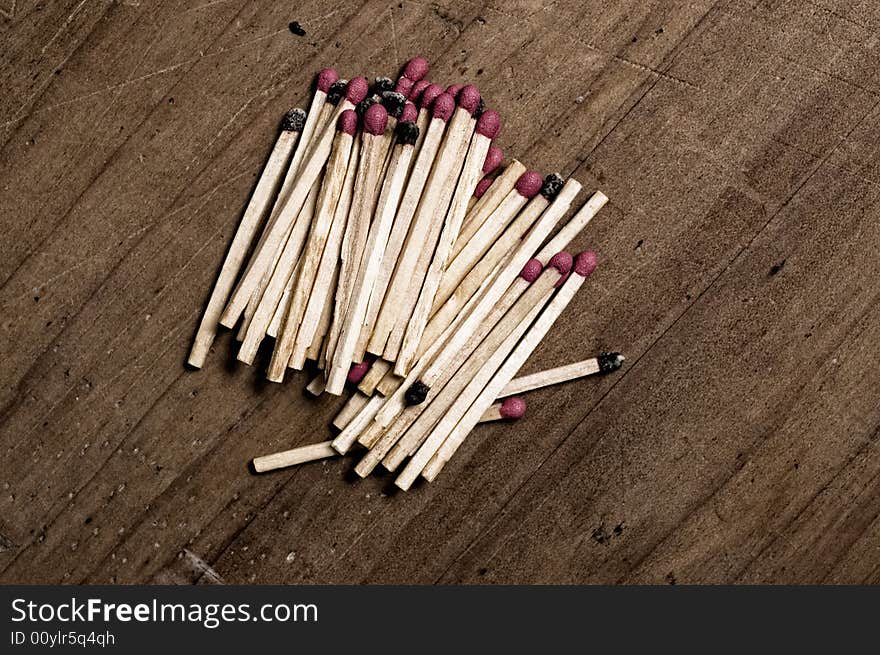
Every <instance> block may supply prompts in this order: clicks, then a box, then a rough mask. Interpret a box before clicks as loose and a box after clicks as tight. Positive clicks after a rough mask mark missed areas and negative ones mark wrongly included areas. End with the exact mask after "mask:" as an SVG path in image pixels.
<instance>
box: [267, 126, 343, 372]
mask: <svg viewBox="0 0 880 655" xmlns="http://www.w3.org/2000/svg"><path fill="white" fill-rule="evenodd" d="M357 125H358V118H357V114H355V112H354V111H352V110H350V109H349V110H346V111H344V112H342V113H341V114H340V115H339V120H338V121H337V130H338V132H337V135H336V138H335V139H334V140H333V149H332V151H331V153H330V158H329V159H328V161H327V171H326V172H325V174H324V180H323V182H322V184H321V191H320V192H319V194H318V199H317V205H316V209H315V217H314V219H313V221H312V225H311V230H310V232H309V237H308V241H307V242H306V246H305V247H304V249H303V256H302V258H301V262H300V268H299V274H298V275H297V278H296V284H295V286H294V289H293V292H292V293H293V295H292V296H291V301H290V304H289V306H288V310H287V315H286V317H285V320H284V324H283V329H282V331H281V335H280V338H278V339H276V341H275V349H274V350H273V352H272V359H271V361H270V362H269V370H268V372H267V375H266V377H267V378H268V379H269V380H271V381H272V382H281V381H282V380H283V379H284V372H285V371H286V369H287V364H288V362H289V361H290V357H291V355H292V354H293V347H294V343H295V341H296V334H297V332H298V330H299V326H300V325H301V323H302V319H303V314H304V313H305V311H306V305H307V304H308V299H309V296H310V295H311V293H312V287H313V286H314V284H315V277H316V276H317V274H318V265H319V264H320V262H321V256H322V255H323V254H324V247H325V245H326V243H327V239H328V238H329V235H330V229H331V227H332V224H333V217H334V215H335V213H336V205H337V204H338V202H339V197H340V195H342V187H343V185H344V183H345V176H346V173H347V172H348V166H349V161H350V159H351V150H352V143H353V142H354V136H355V132H356V131H357Z"/></svg>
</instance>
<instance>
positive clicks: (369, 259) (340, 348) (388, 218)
mask: <svg viewBox="0 0 880 655" xmlns="http://www.w3.org/2000/svg"><path fill="white" fill-rule="evenodd" d="M418 129H419V128H417V127H416V125H415V123H412V122H403V123H399V124H398V129H397V137H396V138H397V143H396V145H395V146H394V152H393V154H392V159H391V162H390V163H389V166H388V171H387V173H386V177H385V182H384V184H383V188H382V192H381V195H380V199H379V203H378V206H377V210H376V217H375V219H374V220H373V224H372V225H371V226H370V228H369V236H368V238H367V242H366V245H365V248H364V251H363V254H362V257H361V263H360V267H359V270H358V277H357V280H356V281H355V284H354V287H353V288H352V292H351V301H350V302H349V306H348V311H347V313H346V316H345V320H344V321H343V323H342V330H341V333H340V338H339V344H338V345H337V347H336V351H335V353H334V357H333V362H332V365H331V366H329V367H328V369H329V370H328V376H327V392H328V393H331V394H339V393H341V392H342V388H343V385H344V382H345V377H344V376H345V374H346V372H347V371H348V369H349V367H350V365H351V362H352V360H353V359H356V358H357V357H356V349H357V344H358V341H359V340H360V335H361V329H362V328H363V326H364V322H365V319H366V314H367V308H368V304H369V301H370V296H371V294H372V292H373V289H374V287H375V283H376V278H377V276H378V274H379V267H380V265H381V263H382V260H383V257H384V256H385V249H386V246H387V243H388V237H389V234H390V232H391V226H392V224H393V221H394V217H395V215H396V213H397V205H398V200H399V199H400V196H401V194H402V193H403V188H404V183H405V181H406V178H407V173H408V171H409V163H410V159H411V158H412V153H413V145H414V144H415V142H416V138H417V137H418Z"/></svg>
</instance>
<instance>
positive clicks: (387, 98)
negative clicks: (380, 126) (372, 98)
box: [382, 91, 406, 118]
mask: <svg viewBox="0 0 880 655" xmlns="http://www.w3.org/2000/svg"><path fill="white" fill-rule="evenodd" d="M382 104H383V105H384V107H385V109H386V110H387V111H388V115H389V116H391V117H393V118H400V115H401V114H402V113H403V107H404V105H406V97H405V96H404V95H403V94H402V93H395V92H394V91H385V92H384V93H383V94H382Z"/></svg>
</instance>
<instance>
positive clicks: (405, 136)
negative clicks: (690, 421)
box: [397, 121, 419, 146]
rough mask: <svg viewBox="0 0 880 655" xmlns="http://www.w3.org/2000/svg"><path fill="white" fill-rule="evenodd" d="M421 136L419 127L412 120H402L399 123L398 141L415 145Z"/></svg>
mask: <svg viewBox="0 0 880 655" xmlns="http://www.w3.org/2000/svg"><path fill="white" fill-rule="evenodd" d="M418 138H419V127H418V125H416V124H415V123H413V122H412V121H402V122H400V123H398V124H397V143H402V144H404V145H408V146H411V145H415V142H416V140H417V139H418Z"/></svg>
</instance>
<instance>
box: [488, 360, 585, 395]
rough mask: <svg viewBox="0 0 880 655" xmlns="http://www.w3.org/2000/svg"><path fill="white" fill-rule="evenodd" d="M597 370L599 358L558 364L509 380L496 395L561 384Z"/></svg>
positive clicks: (515, 393) (514, 393)
mask: <svg viewBox="0 0 880 655" xmlns="http://www.w3.org/2000/svg"><path fill="white" fill-rule="evenodd" d="M598 372H599V360H598V359H596V358H595V357H592V358H590V359H585V360H583V361H580V362H574V363H572V364H567V365H565V366H559V367H558V368H552V369H549V370H546V371H540V372H538V373H532V374H531V375H524V376H522V377H519V378H516V379H514V380H511V381H510V384H508V385H507V386H506V387H504V389H502V390H501V393H499V394H498V397H499V398H506V397H507V396H515V395H517V394H520V393H525V392H526V391H533V390H535V389H542V388H544V387H549V386H552V385H554V384H562V383H563V382H568V381H569V380H577V379H578V378H585V377H587V376H590V375H595V374H596V373H598Z"/></svg>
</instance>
